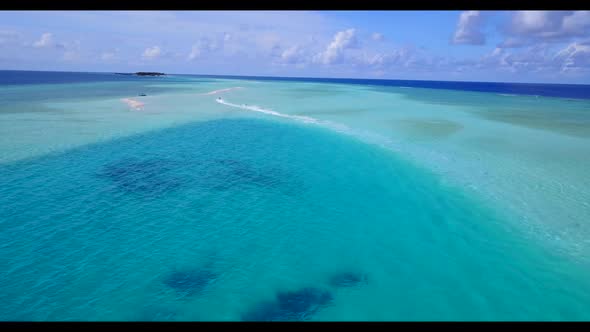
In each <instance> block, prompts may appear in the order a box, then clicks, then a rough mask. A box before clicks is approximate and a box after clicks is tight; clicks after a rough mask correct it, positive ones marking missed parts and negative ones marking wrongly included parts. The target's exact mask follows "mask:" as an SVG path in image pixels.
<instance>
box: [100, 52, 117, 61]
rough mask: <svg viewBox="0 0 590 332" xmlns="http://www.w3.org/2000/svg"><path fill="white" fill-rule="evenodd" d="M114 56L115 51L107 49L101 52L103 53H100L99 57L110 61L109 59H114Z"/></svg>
mask: <svg viewBox="0 0 590 332" xmlns="http://www.w3.org/2000/svg"><path fill="white" fill-rule="evenodd" d="M116 56H117V54H116V52H115V51H107V52H103V53H102V54H101V55H100V58H101V60H103V61H110V60H113V59H115V57H116Z"/></svg>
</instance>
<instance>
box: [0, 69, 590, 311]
mask: <svg viewBox="0 0 590 332" xmlns="http://www.w3.org/2000/svg"><path fill="white" fill-rule="evenodd" d="M87 84H94V83H87ZM100 84H106V83H100ZM117 84H120V83H117ZM129 84H136V83H135V82H132V83H129ZM159 85H167V86H168V92H161V93H158V94H155V95H149V94H148V96H147V97H143V98H142V99H140V100H142V101H143V102H144V103H145V109H144V111H143V112H136V111H133V110H130V109H129V108H128V107H127V106H126V105H125V104H124V103H122V102H121V101H120V97H121V96H120V95H119V94H118V93H117V92H116V91H114V92H113V94H112V95H109V96H107V97H100V98H89V99H88V100H87V101H84V100H82V99H80V98H77V99H72V100H63V99H59V98H57V99H51V98H49V100H47V101H45V102H42V103H40V102H39V101H37V100H35V101H32V102H31V104H38V105H42V106H44V107H48V108H51V111H43V110H41V111H39V112H34V113H33V112H30V113H29V112H4V113H2V114H0V117H1V118H2V121H1V122H0V130H1V131H2V135H1V136H0V137H2V138H3V139H2V141H0V143H2V144H0V149H1V150H0V151H2V154H3V156H4V157H3V160H2V161H3V163H2V164H0V174H2V178H0V206H2V208H1V209H0V220H1V222H0V301H2V303H4V304H5V305H4V308H3V309H4V310H2V312H1V313H0V319H1V320H244V319H245V320H277V319H278V320H302V319H303V320H587V319H588V317H589V316H590V312H589V311H588V309H587V308H589V307H590V295H589V294H590V281H589V280H590V270H589V269H588V265H587V264H586V258H587V257H588V256H587V253H588V252H587V251H586V250H587V247H586V246H585V242H584V240H585V239H586V238H587V237H586V238H585V237H584V235H585V234H588V233H587V229H588V225H587V224H586V222H587V220H588V218H587V217H588V216H589V213H588V206H587V204H586V205H584V204H585V203H584V202H588V200H586V198H587V195H588V191H587V188H588V187H587V186H585V182H584V181H587V179H586V178H585V173H584V167H585V165H586V163H588V162H589V161H588V157H587V156H588V155H590V154H584V153H583V152H585V149H587V147H588V145H586V144H584V143H586V141H585V140H586V138H585V137H584V136H583V135H582V136H580V135H565V134H563V133H561V132H559V131H554V130H549V129H547V128H545V129H538V128H537V129H531V127H530V126H525V125H521V124H519V123H518V122H517V123H511V124H510V126H508V125H507V124H506V123H505V122H504V121H496V120H492V119H490V118H489V117H486V116H482V115H481V113H479V112H484V111H483V110H479V109H475V106H474V105H465V104H454V105H445V104H436V103H433V102H432V101H425V102H418V101H416V99H417V98H418V97H417V96H418V95H419V94H420V91H413V90H417V89H402V90H412V92H411V94H404V93H401V92H399V91H395V92H394V91H375V89H374V88H372V87H364V86H346V85H342V84H318V83H302V82H295V83H293V82H289V83H280V84H279V83H268V82H262V83H259V82H251V81H237V82H236V81H225V80H211V81H208V82H201V81H195V82H190V80H189V81H187V82H182V83H175V82H162V81H155V82H154V83H153V86H159ZM189 86H192V87H193V89H194V92H192V91H191V92H190V93H189V92H187V87H189ZM236 86H241V87H243V89H235V90H231V91H230V90H228V91H225V92H222V93H219V94H215V95H206V94H205V93H208V92H211V91H214V90H220V89H227V88H231V87H236ZM13 88H14V87H13ZM176 88H177V89H176ZM27 89H31V86H28V87H27ZM114 90H117V89H116V88H114ZM23 91H25V90H21V92H20V93H23V94H26V93H25V92H23ZM27 91H30V90H27ZM313 91H316V93H315V94H314V93H313ZM429 91H430V90H425V91H422V92H421V93H422V94H423V95H424V96H425V100H427V99H428V98H429V97H428V93H429ZM408 93H409V92H408ZM436 93H437V94H439V93H440V92H438V91H437V92H436ZM453 93H458V92H453ZM465 93H467V94H472V93H473V92H465ZM303 96H305V98H303ZM127 97H130V98H138V97H137V96H134V95H129V96H127ZM217 97H222V98H223V100H224V101H225V102H226V103H228V104H221V103H216V102H215V99H216V98H217ZM480 97H481V98H490V99H489V100H485V99H482V109H483V107H488V106H489V105H490V103H491V101H494V100H495V98H512V97H508V96H498V95H494V96H491V95H489V94H482V95H481V96H480ZM140 98H141V97H140ZM466 98H467V99H469V98H472V97H466ZM518 98H527V97H514V98H513V99H515V101H514V102H513V105H512V106H511V107H513V108H515V109H521V110H522V112H523V113H525V114H526V111H525V109H524V108H519V107H522V106H519V105H520V104H519V99H518ZM490 100H491V101H490ZM295 101H296V102H295ZM552 102H555V101H552ZM523 103H528V101H523ZM232 105H234V106H236V107H232ZM564 105H566V104H565V103H564ZM273 112H274V113H278V114H279V115H280V116H277V114H274V113H273ZM576 112H578V111H576ZM579 112H582V111H579ZM566 114H568V113H567V112H566ZM580 114H582V113H580ZM544 116H548V115H544ZM27 119H29V120H28V121H25V120H27ZM49 120H52V121H49ZM33 123H34V124H35V125H33ZM484 129H485V130H484ZM563 130H566V129H563ZM40 132H41V133H44V136H43V135H41V136H40V135H39V133H40ZM82 132H85V134H82ZM7 137H10V139H8V138H7ZM525 142H530V144H526V143H525ZM541 143H542V145H540V144H541ZM555 156H559V157H560V159H555ZM556 170H559V171H556ZM539 176H542V177H543V179H544V180H545V181H543V182H536V181H535V179H538V178H537V177H539ZM553 183H559V184H560V185H561V187H557V189H558V190H557V191H556V190H555V189H556V188H554V187H552V184H553ZM498 193H501V195H498ZM575 223H578V224H577V226H574V224H575ZM567 227H570V228H567ZM573 229H575V231H571V230H573ZM566 230H570V233H569V234H570V235H569V236H566V235H567V234H568V233H567V232H564V231H566ZM556 234H557V235H560V239H559V240H556V239H555V235H556ZM563 234H566V235H563ZM556 249H560V250H556Z"/></svg>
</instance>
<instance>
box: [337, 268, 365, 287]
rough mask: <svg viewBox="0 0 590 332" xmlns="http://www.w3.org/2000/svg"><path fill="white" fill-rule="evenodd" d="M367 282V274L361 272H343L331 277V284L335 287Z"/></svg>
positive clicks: (352, 285)
mask: <svg viewBox="0 0 590 332" xmlns="http://www.w3.org/2000/svg"><path fill="white" fill-rule="evenodd" d="M367 282H368V278H367V275H366V274H364V273H359V272H341V273H337V274H335V275H333V276H332V277H331V278H330V285H332V286H333V287H354V286H359V285H363V284H367Z"/></svg>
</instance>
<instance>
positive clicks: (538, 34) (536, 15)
mask: <svg viewBox="0 0 590 332" xmlns="http://www.w3.org/2000/svg"><path fill="white" fill-rule="evenodd" d="M509 33H510V34H511V35H515V36H519V37H522V38H536V39H544V40H552V39H553V40H556V39H567V38H571V37H580V36H588V35H589V34H590V11H587V10H579V11H540V10H523V11H517V12H515V13H514V14H513V16H512V20H511V27H510V31H509Z"/></svg>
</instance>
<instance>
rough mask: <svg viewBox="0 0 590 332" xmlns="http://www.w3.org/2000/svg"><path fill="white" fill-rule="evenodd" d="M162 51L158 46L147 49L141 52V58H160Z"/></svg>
mask: <svg viewBox="0 0 590 332" xmlns="http://www.w3.org/2000/svg"><path fill="white" fill-rule="evenodd" d="M161 53H162V50H161V49H160V47H159V46H153V47H148V48H146V49H145V51H143V55H142V56H143V57H144V58H147V59H155V58H157V57H159V56H160V54H161Z"/></svg>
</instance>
